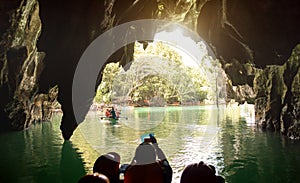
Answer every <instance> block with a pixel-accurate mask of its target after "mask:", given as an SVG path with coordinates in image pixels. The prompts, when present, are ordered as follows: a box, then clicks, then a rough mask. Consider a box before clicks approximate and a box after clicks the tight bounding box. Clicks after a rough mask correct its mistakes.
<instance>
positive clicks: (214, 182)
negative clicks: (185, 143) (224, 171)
mask: <svg viewBox="0 0 300 183" xmlns="http://www.w3.org/2000/svg"><path fill="white" fill-rule="evenodd" d="M215 173H216V170H215V167H214V166H212V165H206V164H205V163H204V162H202V161H201V162H200V163H193V164H190V165H188V166H187V167H186V168H185V169H184V170H183V172H182V174H181V179H180V183H224V182H225V180H224V178H223V177H221V176H216V175H215Z"/></svg>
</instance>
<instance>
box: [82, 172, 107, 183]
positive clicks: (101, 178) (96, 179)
mask: <svg viewBox="0 0 300 183" xmlns="http://www.w3.org/2000/svg"><path fill="white" fill-rule="evenodd" d="M78 183H110V181H109V179H108V178H107V177H106V176H105V175H103V174H99V173H93V174H87V175H85V176H83V177H81V178H80V179H79V181H78Z"/></svg>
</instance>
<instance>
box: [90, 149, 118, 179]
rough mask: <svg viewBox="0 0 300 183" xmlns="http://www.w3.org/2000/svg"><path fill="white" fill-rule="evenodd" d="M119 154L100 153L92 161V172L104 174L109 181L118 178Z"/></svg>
mask: <svg viewBox="0 0 300 183" xmlns="http://www.w3.org/2000/svg"><path fill="white" fill-rule="evenodd" d="M119 166H120V155H119V154H118V153H116V152H109V153H107V154H104V155H101V156H100V157H99V158H98V159H97V160H96V161H95V163H94V167H93V172H94V173H95V172H97V173H101V174H104V175H106V176H107V177H108V178H109V180H110V181H111V182H114V181H115V180H117V179H119Z"/></svg>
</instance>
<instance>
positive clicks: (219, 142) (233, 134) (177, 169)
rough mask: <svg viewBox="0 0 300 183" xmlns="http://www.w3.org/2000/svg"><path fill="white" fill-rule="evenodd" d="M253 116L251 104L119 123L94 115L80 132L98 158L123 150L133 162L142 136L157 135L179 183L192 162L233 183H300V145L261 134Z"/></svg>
mask: <svg viewBox="0 0 300 183" xmlns="http://www.w3.org/2000/svg"><path fill="white" fill-rule="evenodd" d="M127 112H128V111H127ZM252 114H254V108H253V107H252V106H251V105H248V106H233V107H229V108H228V107H227V108H225V107H222V106H221V107H220V108H219V109H217V108H215V107H213V106H195V107H167V108H164V110H163V111H160V109H159V108H136V109H134V110H133V111H129V112H128V113H126V115H128V116H131V117H129V119H128V121H127V120H124V119H122V120H121V121H120V122H119V123H118V124H109V123H108V124H107V123H103V122H101V121H99V120H97V114H95V113H91V114H89V115H88V117H87V119H86V121H85V123H82V125H81V126H80V128H79V131H80V134H82V136H83V137H84V139H86V142H88V143H89V144H90V146H91V148H93V149H94V150H95V151H96V152H97V153H98V155H100V154H104V153H106V152H109V151H115V152H118V153H119V154H120V155H121V163H128V162H130V160H131V159H132V157H133V153H134V150H135V148H136V146H137V145H138V144H139V142H140V141H139V139H140V136H141V135H142V134H144V133H150V132H153V133H154V134H155V136H156V137H157V140H158V143H159V145H160V147H161V148H162V149H163V150H164V152H165V154H166V155H167V157H168V159H169V161H170V164H171V166H172V168H173V171H174V172H173V182H174V183H177V182H179V179H180V175H181V172H182V170H183V168H184V167H185V166H186V165H187V164H190V163H195V162H199V161H205V162H207V163H208V164H212V165H214V166H215V167H216V169H217V173H218V174H220V175H222V176H224V177H225V178H226V181H227V182H269V180H272V182H300V181H299V178H298V176H297V175H298V174H300V170H299V169H298V168H297V167H299V166H300V145H299V144H291V142H290V141H288V140H286V139H285V138H282V137H281V136H280V135H279V134H275V133H265V132H261V131H259V130H257V128H256V126H255V124H253V121H252V117H253V116H252ZM152 115H158V117H157V116H156V117H155V116H154V117H152ZM161 115H163V117H161ZM132 118H133V119H132ZM139 120H140V121H141V123H139ZM152 120H153V121H152ZM159 120H161V121H160V122H159V123H158V121H159ZM149 123H150V124H149ZM90 166H92V164H91V165H90ZM90 168H91V167H90ZM274 175H278V176H274Z"/></svg>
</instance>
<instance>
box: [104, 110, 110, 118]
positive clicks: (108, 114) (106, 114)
mask: <svg viewBox="0 0 300 183" xmlns="http://www.w3.org/2000/svg"><path fill="white" fill-rule="evenodd" d="M105 116H106V117H109V116H110V111H109V109H106V110H105Z"/></svg>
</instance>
